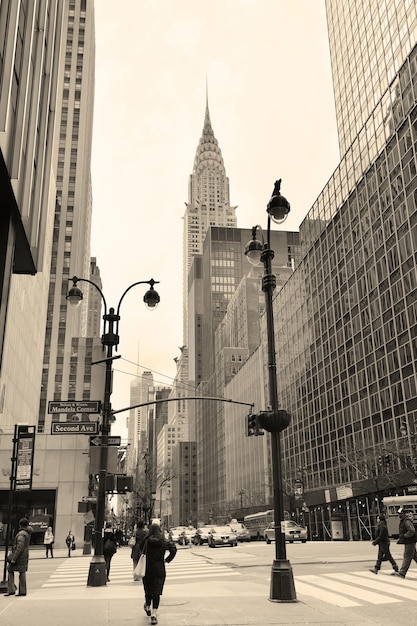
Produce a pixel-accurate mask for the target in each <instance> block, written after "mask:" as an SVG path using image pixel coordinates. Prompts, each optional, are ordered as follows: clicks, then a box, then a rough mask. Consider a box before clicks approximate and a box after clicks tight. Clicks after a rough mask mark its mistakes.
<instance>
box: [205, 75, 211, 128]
mask: <svg viewBox="0 0 417 626" xmlns="http://www.w3.org/2000/svg"><path fill="white" fill-rule="evenodd" d="M207 121H208V123H210V112H209V103H208V78H207V76H206V115H205V120H204V123H206V122H207Z"/></svg>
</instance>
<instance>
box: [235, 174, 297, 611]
mask: <svg viewBox="0 0 417 626" xmlns="http://www.w3.org/2000/svg"><path fill="white" fill-rule="evenodd" d="M280 188H281V180H277V181H276V183H275V186H274V190H273V193H272V197H271V199H270V201H269V202H268V205H267V213H268V226H267V240H266V242H265V241H264V236H263V231H262V228H261V227H260V226H259V225H257V226H254V227H253V228H252V240H251V241H250V242H249V243H248V245H247V246H246V249H245V255H246V256H247V258H248V260H249V262H250V263H252V265H259V264H260V263H263V266H264V274H263V277H262V291H263V292H264V293H265V315H266V326H267V343H268V380H269V385H268V387H269V405H270V407H269V410H268V411H262V412H261V413H260V414H259V415H258V416H257V420H258V424H259V426H261V428H263V429H265V430H267V431H269V432H270V433H271V460H272V480H273V499H274V519H275V560H274V561H273V563H272V570H271V585H270V596H269V599H270V600H271V601H273V602H296V601H297V598H296V594H295V586H294V576H293V572H292V567H291V564H290V562H289V560H288V559H287V554H286V545H285V533H284V532H283V530H284V529H283V524H282V522H284V497H283V487H282V467H281V463H282V459H281V445H280V432H281V431H282V430H284V429H285V428H287V426H288V424H289V423H290V419H291V416H290V415H289V413H287V411H284V410H282V409H280V408H279V402H278V388H277V368H276V356H275V334H274V316H273V307H272V295H273V292H274V289H275V287H276V277H275V275H274V274H272V259H273V258H274V251H273V250H271V245H270V232H271V219H272V220H273V221H274V222H276V223H278V224H281V223H282V222H283V221H284V220H285V219H286V217H287V215H288V213H289V211H290V204H289V202H288V200H286V198H284V197H283V196H282V195H281V193H280ZM257 230H259V232H260V233H261V237H262V242H260V241H258V240H257V239H256V232H257Z"/></svg>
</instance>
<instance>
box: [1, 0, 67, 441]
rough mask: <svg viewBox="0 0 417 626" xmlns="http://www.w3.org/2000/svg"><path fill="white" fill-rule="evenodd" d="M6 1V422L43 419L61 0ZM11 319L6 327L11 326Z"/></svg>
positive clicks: (3, 136) (3, 156) (3, 303)
mask: <svg viewBox="0 0 417 626" xmlns="http://www.w3.org/2000/svg"><path fill="white" fill-rule="evenodd" d="M27 9H28V11H27V14H26V12H25V8H24V5H23V4H21V3H15V2H13V1H12V0H9V1H7V0H6V1H4V2H1V4H0V41H1V45H0V128H1V132H0V202H1V210H0V428H1V429H2V430H3V432H7V431H8V430H10V429H11V430H13V426H14V424H16V423H17V422H18V421H19V422H22V423H26V424H35V423H36V422H37V407H38V404H39V390H40V379H41V372H42V363H41V360H40V359H39V354H40V353H41V352H42V346H43V341H44V332H45V322H46V314H47V308H46V300H47V294H48V289H49V266H50V258H51V247H52V228H53V219H54V210H55V171H54V162H55V160H54V155H55V149H56V143H55V139H54V133H55V129H56V123H57V120H56V111H57V108H59V97H58V96H57V91H56V85H57V82H58V79H59V58H60V46H59V41H60V39H61V35H62V2H58V1H57V0H51V1H49V2H44V3H36V6H35V5H33V6H32V5H30V7H27ZM6 320H7V332H6Z"/></svg>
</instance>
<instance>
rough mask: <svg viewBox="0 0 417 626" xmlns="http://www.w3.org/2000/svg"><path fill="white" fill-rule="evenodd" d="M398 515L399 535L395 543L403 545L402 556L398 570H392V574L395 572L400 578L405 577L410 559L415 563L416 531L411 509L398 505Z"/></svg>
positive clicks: (416, 554) (416, 560)
mask: <svg viewBox="0 0 417 626" xmlns="http://www.w3.org/2000/svg"><path fill="white" fill-rule="evenodd" d="M398 515H399V516H400V526H399V529H398V532H399V537H398V541H397V543H400V544H403V545H404V556H403V562H402V564H401V567H400V569H399V571H398V572H393V575H394V574H396V575H397V576H401V578H405V576H406V574H407V572H408V568H409V567H410V565H411V561H413V560H414V561H415V562H416V563H417V552H416V531H415V528H414V523H413V517H414V516H413V512H412V511H409V510H407V509H404V508H403V507H400V508H399V509H398Z"/></svg>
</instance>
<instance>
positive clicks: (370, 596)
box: [298, 574, 400, 604]
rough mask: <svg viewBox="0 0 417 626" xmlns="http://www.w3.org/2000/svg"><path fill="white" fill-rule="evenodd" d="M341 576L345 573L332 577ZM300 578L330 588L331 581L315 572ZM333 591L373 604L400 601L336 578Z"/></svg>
mask: <svg viewBox="0 0 417 626" xmlns="http://www.w3.org/2000/svg"><path fill="white" fill-rule="evenodd" d="M339 577H341V578H342V579H343V574H333V575H332V578H336V579H339ZM298 578H299V580H301V581H304V582H308V583H312V584H314V585H318V586H320V587H326V588H328V585H329V581H328V580H326V579H325V578H324V577H322V576H315V575H314V574H307V575H305V576H299V577H298ZM332 591H334V592H338V593H342V594H344V595H347V596H353V597H354V598H356V599H357V600H364V601H365V602H370V603H371V604H391V603H394V602H400V600H398V599H396V598H390V597H387V596H385V595H382V594H379V593H374V592H372V591H368V590H367V589H361V588H360V587H354V586H352V585H345V584H343V583H339V582H337V580H334V581H333V582H332Z"/></svg>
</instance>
